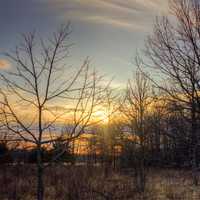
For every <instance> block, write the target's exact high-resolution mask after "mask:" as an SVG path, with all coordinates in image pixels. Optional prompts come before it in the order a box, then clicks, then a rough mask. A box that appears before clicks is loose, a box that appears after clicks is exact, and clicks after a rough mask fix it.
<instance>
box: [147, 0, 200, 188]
mask: <svg viewBox="0 0 200 200" xmlns="http://www.w3.org/2000/svg"><path fill="white" fill-rule="evenodd" d="M170 11H171V16H172V17H171V18H169V17H163V18H162V19H157V21H156V24H155V27H154V33H153V35H152V36H149V38H148V41H147V48H146V54H147V56H148V57H149V58H150V60H151V64H150V67H152V68H153V69H154V70H155V72H157V73H158V74H159V75H160V77H162V78H164V79H165V81H164V84H163V82H162V84H158V82H156V81H155V80H154V83H155V84H156V85H157V86H159V88H161V89H162V90H163V91H165V92H166V94H167V95H168V97H169V98H168V99H169V100H170V101H172V102H173V103H174V104H176V107H177V108H181V109H182V111H184V112H183V113H184V117H187V121H188V123H189V126H190V133H191V136H190V138H191V141H190V146H191V157H192V159H191V161H192V168H193V177H194V183H195V185H197V184H198V178H197V168H198V160H197V151H198V145H199V126H198V123H199V111H200V96H199V95H200V93H199V89H200V51H199V50H200V26H199V25H200V24H199V22H200V2H199V1H196V0H178V1H177V0H171V1H170ZM158 74H157V75H158Z"/></svg>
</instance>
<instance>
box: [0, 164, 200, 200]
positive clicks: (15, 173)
mask: <svg viewBox="0 0 200 200" xmlns="http://www.w3.org/2000/svg"><path fill="white" fill-rule="evenodd" d="M35 173H36V170H35V167H34V165H26V166H23V165H22V166H1V168H0V186H1V187H0V200H35V199H36V198H35V196H36V194H35V191H36V179H35ZM148 177H149V178H148V183H147V189H146V191H145V193H144V194H139V193H138V192H137V191H136V190H135V187H134V185H133V183H134V181H133V177H132V176H131V175H130V174H129V173H126V174H125V173H119V172H111V173H110V174H109V177H104V175H103V171H102V170H101V168H100V167H91V166H90V167H87V166H76V167H73V166H71V167H70V166H68V167H66V166H53V167H51V168H49V169H47V170H46V173H45V187H46V189H45V200H103V199H106V200H117V199H119V200H199V199H200V189H199V188H198V187H194V186H193V185H192V181H191V174H190V172H188V171H178V170H159V169H153V170H150V171H149V176H148Z"/></svg>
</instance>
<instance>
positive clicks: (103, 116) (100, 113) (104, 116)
mask: <svg viewBox="0 0 200 200" xmlns="http://www.w3.org/2000/svg"><path fill="white" fill-rule="evenodd" d="M95 118H96V119H97V120H100V121H101V122H103V123H105V124H106V123H108V121H109V118H108V115H107V113H106V112H105V111H103V110H98V111H96V112H95Z"/></svg>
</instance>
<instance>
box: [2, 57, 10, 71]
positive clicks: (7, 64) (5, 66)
mask: <svg viewBox="0 0 200 200" xmlns="http://www.w3.org/2000/svg"><path fill="white" fill-rule="evenodd" d="M10 66H11V64H10V63H9V62H8V61H7V60H4V59H0V69H7V68H9V67H10Z"/></svg>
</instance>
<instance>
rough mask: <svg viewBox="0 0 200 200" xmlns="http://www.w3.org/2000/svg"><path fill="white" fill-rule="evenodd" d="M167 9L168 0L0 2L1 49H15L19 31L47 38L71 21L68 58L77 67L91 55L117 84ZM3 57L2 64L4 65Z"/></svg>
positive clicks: (93, 64) (25, 0) (132, 65)
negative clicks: (156, 21) (33, 32)
mask: <svg viewBox="0 0 200 200" xmlns="http://www.w3.org/2000/svg"><path fill="white" fill-rule="evenodd" d="M167 11H168V4H167V0H0V27H1V33H0V51H1V52H4V51H8V50H10V49H11V48H12V47H14V46H15V45H16V44H17V43H18V42H19V41H20V34H21V33H26V32H30V31H33V30H36V31H37V32H38V33H39V34H40V35H42V36H44V37H45V36H47V35H50V34H51V33H52V32H53V31H55V30H56V28H58V27H59V25H60V24H62V23H67V22H68V21H70V22H71V24H72V30H73V31H72V34H71V42H73V43H75V45H74V46H73V47H72V49H71V52H70V58H69V60H67V61H66V62H69V64H74V65H80V63H81V62H82V61H83V60H84V58H86V57H87V56H89V57H90V59H91V65H92V66H94V67H95V68H97V69H98V71H100V72H101V73H103V74H106V75H107V76H108V77H113V76H114V77H115V80H114V84H116V86H117V85H121V84H125V82H126V80H127V79H128V78H129V77H130V74H131V71H132V70H134V64H133V63H132V62H131V61H132V60H133V58H134V55H135V52H136V50H137V49H142V48H143V47H144V40H145V38H146V36H147V35H148V34H150V33H151V32H152V27H153V22H154V19H155V17H156V16H160V15H166V14H167ZM3 59H4V58H3V57H0V67H2V68H3V67H6V65H8V64H7V63H6V61H5V60H3Z"/></svg>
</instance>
